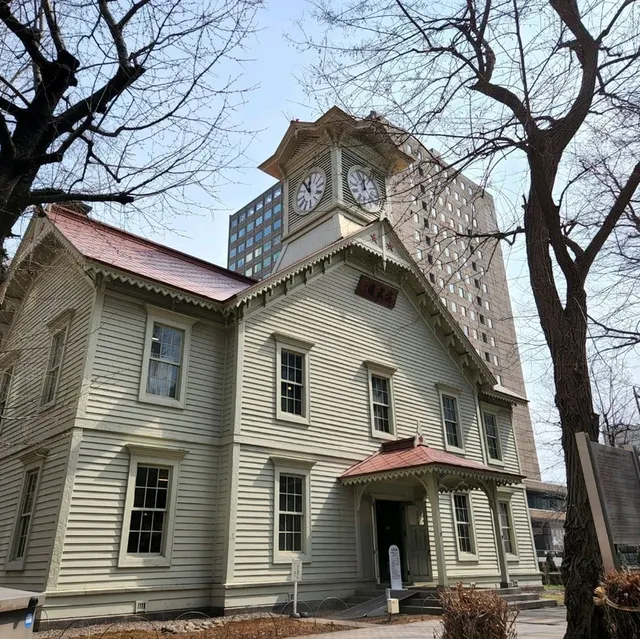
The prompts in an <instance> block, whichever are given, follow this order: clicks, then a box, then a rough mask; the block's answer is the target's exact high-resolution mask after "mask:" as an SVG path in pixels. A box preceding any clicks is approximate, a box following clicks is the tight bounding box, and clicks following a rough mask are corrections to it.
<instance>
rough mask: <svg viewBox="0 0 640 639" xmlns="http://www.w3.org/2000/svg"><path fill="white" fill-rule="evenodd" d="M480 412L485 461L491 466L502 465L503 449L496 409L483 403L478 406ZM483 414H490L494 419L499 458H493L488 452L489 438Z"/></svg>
mask: <svg viewBox="0 0 640 639" xmlns="http://www.w3.org/2000/svg"><path fill="white" fill-rule="evenodd" d="M480 412H481V414H482V436H483V437H484V445H485V447H486V449H487V462H488V463H489V464H490V465H491V466H504V449H503V447H502V436H501V433H500V421H499V419H498V411H497V409H495V408H489V407H487V406H484V405H483V406H481V407H480ZM485 415H491V416H492V417H493V418H494V419H495V420H496V432H497V436H498V452H499V454H500V458H499V459H494V458H493V457H491V455H490V454H489V438H488V437H487V425H486V423H485V419H484V416H485Z"/></svg>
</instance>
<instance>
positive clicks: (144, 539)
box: [127, 464, 171, 555]
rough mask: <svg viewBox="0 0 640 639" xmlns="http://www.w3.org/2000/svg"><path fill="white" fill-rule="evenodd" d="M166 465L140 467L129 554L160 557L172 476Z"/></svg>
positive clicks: (135, 493) (130, 529)
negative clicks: (158, 555)
mask: <svg viewBox="0 0 640 639" xmlns="http://www.w3.org/2000/svg"><path fill="white" fill-rule="evenodd" d="M170 473H171V469H170V468H168V467H164V466H146V465H142V464H138V467H137V470H136V479H135V490H134V493H133V505H132V506H131V517H130V519H129V536H128V539H127V553H129V554H134V555H145V554H146V555H152V554H159V553H160V551H161V550H162V541H163V536H164V532H165V526H166V519H167V504H168V497H169V475H170Z"/></svg>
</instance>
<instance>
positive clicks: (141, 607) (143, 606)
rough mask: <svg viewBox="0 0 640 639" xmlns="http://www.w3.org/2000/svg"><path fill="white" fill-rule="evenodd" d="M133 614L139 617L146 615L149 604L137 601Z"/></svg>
mask: <svg viewBox="0 0 640 639" xmlns="http://www.w3.org/2000/svg"><path fill="white" fill-rule="evenodd" d="M133 612H134V613H136V614H137V615H140V614H144V613H145V612H147V602H146V601H136V602H135V604H134V606H133Z"/></svg>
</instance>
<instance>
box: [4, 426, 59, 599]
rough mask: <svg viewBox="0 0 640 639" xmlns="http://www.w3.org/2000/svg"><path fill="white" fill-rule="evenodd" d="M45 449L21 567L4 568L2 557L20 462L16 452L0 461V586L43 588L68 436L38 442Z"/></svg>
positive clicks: (9, 532)
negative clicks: (16, 568) (15, 569)
mask: <svg viewBox="0 0 640 639" xmlns="http://www.w3.org/2000/svg"><path fill="white" fill-rule="evenodd" d="M41 445H42V447H44V448H46V449H47V450H48V454H47V456H46V458H45V460H44V463H43V465H42V470H41V474H40V484H39V488H38V493H37V499H36V504H35V510H34V515H33V522H32V524H31V534H30V537H29V545H28V548H27V553H26V559H25V564H24V569H23V570H20V571H5V569H4V567H5V559H6V558H7V556H8V554H9V550H10V547H11V544H12V532H13V527H14V523H15V520H16V516H17V511H18V507H19V501H20V497H21V495H22V487H23V481H24V469H25V466H24V464H23V463H22V462H21V461H20V458H19V455H12V456H11V457H6V458H4V459H2V460H0V477H1V478H2V490H0V583H2V585H3V586H7V587H14V588H20V589H24V590H35V591H41V590H43V589H44V587H45V583H46V579H47V573H48V570H49V561H50V556H51V548H52V545H53V537H54V532H55V528H56V521H57V515H58V512H59V510H60V498H61V493H62V484H63V482H64V477H65V472H66V460H67V455H68V448H69V435H68V434H65V435H59V436H57V437H56V438H55V439H53V440H51V441H46V440H45V441H44V442H42V443H41Z"/></svg>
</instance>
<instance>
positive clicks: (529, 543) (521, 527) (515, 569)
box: [509, 489, 538, 576]
mask: <svg viewBox="0 0 640 639" xmlns="http://www.w3.org/2000/svg"><path fill="white" fill-rule="evenodd" d="M511 513H512V514H513V522H514V523H513V525H514V527H515V529H516V530H517V535H516V542H517V546H518V562H517V563H512V562H510V565H509V571H510V573H511V575H512V576H515V575H518V573H526V574H529V575H530V574H531V573H532V572H538V561H537V559H536V552H535V548H534V547H533V538H532V533H531V519H530V517H529V508H528V506H527V495H526V492H525V491H524V490H521V489H518V490H514V491H513V493H512V494H511Z"/></svg>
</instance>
